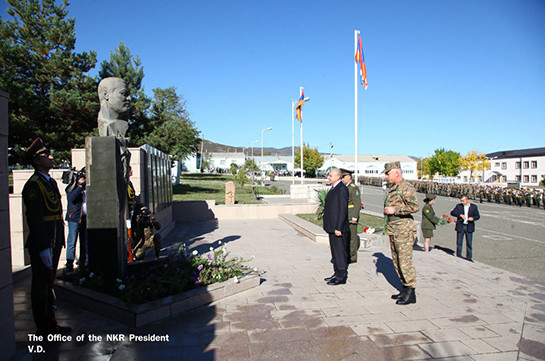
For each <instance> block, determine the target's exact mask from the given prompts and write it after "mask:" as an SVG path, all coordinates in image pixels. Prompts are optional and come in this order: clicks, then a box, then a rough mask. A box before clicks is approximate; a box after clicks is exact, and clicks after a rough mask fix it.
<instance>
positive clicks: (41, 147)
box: [26, 138, 50, 163]
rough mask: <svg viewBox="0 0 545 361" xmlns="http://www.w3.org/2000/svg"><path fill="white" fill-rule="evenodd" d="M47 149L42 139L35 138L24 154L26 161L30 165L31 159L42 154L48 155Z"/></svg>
mask: <svg viewBox="0 0 545 361" xmlns="http://www.w3.org/2000/svg"><path fill="white" fill-rule="evenodd" d="M49 152H50V151H49V149H47V147H46V146H45V144H44V142H43V140H42V138H36V139H35V140H34V141H33V142H32V144H31V145H30V147H29V148H28V150H27V152H26V159H27V161H28V162H29V163H32V159H33V158H34V157H35V156H37V155H40V154H42V153H49Z"/></svg>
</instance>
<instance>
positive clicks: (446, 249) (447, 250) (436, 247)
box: [434, 245, 454, 256]
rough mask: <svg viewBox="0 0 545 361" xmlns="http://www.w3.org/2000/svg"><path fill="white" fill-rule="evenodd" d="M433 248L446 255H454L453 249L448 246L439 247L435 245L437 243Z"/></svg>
mask: <svg viewBox="0 0 545 361" xmlns="http://www.w3.org/2000/svg"><path fill="white" fill-rule="evenodd" d="M434 248H435V249H438V250H439V251H443V252H445V253H446V254H448V255H451V256H454V250H452V249H450V248H446V247H441V246H437V245H436V246H435V247H434Z"/></svg>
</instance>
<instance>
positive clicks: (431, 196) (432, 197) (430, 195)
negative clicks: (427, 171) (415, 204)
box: [426, 193, 437, 201]
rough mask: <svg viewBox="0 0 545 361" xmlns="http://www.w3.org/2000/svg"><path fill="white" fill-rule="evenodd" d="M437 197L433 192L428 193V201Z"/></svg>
mask: <svg viewBox="0 0 545 361" xmlns="http://www.w3.org/2000/svg"><path fill="white" fill-rule="evenodd" d="M435 198H437V196H436V195H435V194H432V193H426V199H427V200H428V201H431V200H432V199H435Z"/></svg>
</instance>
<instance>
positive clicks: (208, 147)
mask: <svg viewBox="0 0 545 361" xmlns="http://www.w3.org/2000/svg"><path fill="white" fill-rule="evenodd" d="M296 148H297V147H296ZM243 150H244V153H245V154H251V151H252V148H250V147H235V146H232V145H225V144H220V143H214V142H211V141H209V140H206V139H204V140H203V144H202V151H203V153H207V152H208V153H242V151H243ZM200 151H201V148H200V146H199V152H200ZM263 154H264V155H291V147H284V148H280V149H278V148H272V147H265V148H263ZM254 155H261V147H260V146H259V145H256V146H254Z"/></svg>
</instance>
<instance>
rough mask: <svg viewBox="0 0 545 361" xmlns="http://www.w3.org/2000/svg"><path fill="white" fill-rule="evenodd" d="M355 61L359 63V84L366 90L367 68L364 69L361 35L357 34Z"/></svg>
mask: <svg viewBox="0 0 545 361" xmlns="http://www.w3.org/2000/svg"><path fill="white" fill-rule="evenodd" d="M356 63H359V64H360V76H361V85H363V86H364V87H365V89H366V90H367V70H366V69H365V58H364V57H363V47H362V46H361V36H358V50H357V51H356Z"/></svg>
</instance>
